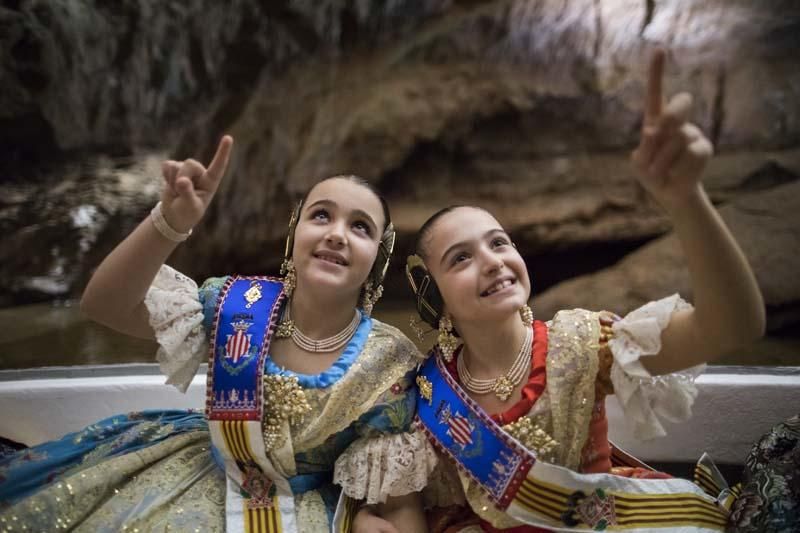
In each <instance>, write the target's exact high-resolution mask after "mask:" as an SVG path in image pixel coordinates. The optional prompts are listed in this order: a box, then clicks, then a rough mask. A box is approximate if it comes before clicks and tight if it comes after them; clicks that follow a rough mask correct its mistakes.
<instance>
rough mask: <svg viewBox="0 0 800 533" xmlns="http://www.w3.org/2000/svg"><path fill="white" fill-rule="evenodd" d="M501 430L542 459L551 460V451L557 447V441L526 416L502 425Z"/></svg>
mask: <svg viewBox="0 0 800 533" xmlns="http://www.w3.org/2000/svg"><path fill="white" fill-rule="evenodd" d="M503 430H505V431H506V433H508V434H509V435H511V436H512V437H514V438H515V439H517V440H518V441H519V442H520V443H522V445H523V446H525V447H526V448H527V449H529V450H531V451H532V452H534V453H535V454H536V455H537V456H538V457H539V458H540V459H542V460H543V461H547V462H553V452H555V450H556V448H557V447H558V441H556V440H555V439H554V438H553V437H551V436H550V435H548V434H547V432H546V431H545V430H544V429H542V427H541V426H540V425H539V424H537V423H535V422H534V421H533V420H531V419H530V418H528V417H527V416H523V417H520V419H519V420H517V421H516V422H512V423H511V424H506V425H505V426H503Z"/></svg>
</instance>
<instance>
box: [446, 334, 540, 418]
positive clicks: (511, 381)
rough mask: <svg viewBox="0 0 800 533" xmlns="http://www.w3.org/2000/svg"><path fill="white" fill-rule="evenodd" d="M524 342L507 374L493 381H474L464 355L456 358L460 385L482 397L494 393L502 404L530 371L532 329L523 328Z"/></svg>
mask: <svg viewBox="0 0 800 533" xmlns="http://www.w3.org/2000/svg"><path fill="white" fill-rule="evenodd" d="M525 329H526V331H525V340H524V341H522V346H520V348H519V353H518V354H517V358H516V359H514V363H513V364H512V365H511V368H509V369H508V372H506V373H505V374H503V375H502V376H498V377H496V378H493V379H475V378H473V377H472V374H470V373H469V370H468V369H467V363H465V362H464V354H463V353H462V354H461V357H459V358H458V361H457V362H456V370H457V371H458V377H459V379H460V380H461V384H462V385H463V386H464V388H465V389H467V390H468V391H470V392H471V393H473V394H478V395H483V394H488V393H490V392H494V395H495V396H497V398H499V399H500V401H501V402H504V401H506V400H507V399H508V397H509V396H511V393H512V392H514V388H515V387H516V386H517V385H518V384H519V382H520V381H522V378H524V377H525V376H526V375H527V374H528V373H529V371H530V367H531V346H532V345H533V328H532V327H530V326H529V327H527V328H525Z"/></svg>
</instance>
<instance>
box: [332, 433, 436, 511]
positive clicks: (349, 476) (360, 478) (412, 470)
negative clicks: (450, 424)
mask: <svg viewBox="0 0 800 533" xmlns="http://www.w3.org/2000/svg"><path fill="white" fill-rule="evenodd" d="M436 463H437V458H436V452H435V451H434V449H433V447H432V446H431V445H430V443H429V442H428V439H427V438H425V435H424V434H423V433H422V432H417V431H411V432H407V433H396V434H391V435H381V436H380V437H362V438H360V439H358V440H356V441H355V442H353V444H351V445H350V447H348V448H347V450H345V451H344V453H342V454H341V455H340V456H339V458H338V459H337V460H336V465H335V466H334V475H333V482H334V483H336V484H337V485H341V487H342V490H343V491H344V492H345V494H347V495H348V496H350V497H351V498H356V499H359V500H366V502H367V503H369V504H373V503H383V502H385V501H386V499H387V498H388V497H389V496H403V495H405V494H410V493H412V492H416V491H420V490H422V489H423V488H424V487H425V485H427V483H428V477H429V476H430V475H431V473H432V472H433V470H434V468H435V467H436Z"/></svg>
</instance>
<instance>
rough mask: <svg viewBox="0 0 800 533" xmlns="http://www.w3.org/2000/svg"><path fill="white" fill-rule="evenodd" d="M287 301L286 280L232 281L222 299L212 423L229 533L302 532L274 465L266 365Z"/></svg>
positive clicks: (214, 346)
mask: <svg viewBox="0 0 800 533" xmlns="http://www.w3.org/2000/svg"><path fill="white" fill-rule="evenodd" d="M285 299H286V296H285V295H284V292H283V283H282V281H281V280H280V279H275V278H268V277H252V276H251V277H244V276H231V277H230V278H228V280H227V281H226V283H225V285H224V286H223V287H222V290H221V291H220V295H219V300H218V302H217V308H216V312H215V316H214V321H213V326H212V327H213V329H212V335H211V341H212V342H211V347H210V354H209V363H208V379H207V385H206V386H207V393H206V416H207V418H208V427H209V432H210V433H211V441H212V444H213V446H214V448H215V452H216V454H217V455H218V456H219V457H221V459H222V462H223V465H224V468H225V474H226V478H227V481H226V485H227V486H226V503H225V518H226V531H244V532H247V533H251V532H252V533H256V532H258V533H266V532H273V531H275V532H278V531H280V532H284V533H291V532H293V531H296V530H297V521H296V513H295V509H294V497H293V495H292V489H291V485H290V483H289V481H288V479H287V478H286V477H285V476H283V475H281V474H280V473H279V472H278V471H277V470H276V468H275V467H274V466H273V464H272V462H271V461H270V459H269V458H268V457H267V450H266V447H265V444H264V437H263V428H262V424H263V418H262V417H263V414H264V405H263V403H264V402H263V398H262V395H263V388H264V384H263V378H264V362H265V360H266V358H267V356H268V354H269V346H270V341H271V339H272V335H273V333H274V331H275V329H276V327H277V324H278V320H279V314H280V310H281V306H282V304H283V302H284V300H285Z"/></svg>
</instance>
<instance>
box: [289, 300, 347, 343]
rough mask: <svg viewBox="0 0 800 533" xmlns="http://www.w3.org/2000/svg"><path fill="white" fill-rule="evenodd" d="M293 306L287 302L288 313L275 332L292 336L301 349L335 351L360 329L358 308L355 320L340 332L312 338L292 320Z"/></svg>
mask: <svg viewBox="0 0 800 533" xmlns="http://www.w3.org/2000/svg"><path fill="white" fill-rule="evenodd" d="M291 308H292V306H291V302H289V303H287V304H286V314H285V317H284V320H283V321H282V322H281V323H280V325H279V326H278V330H277V331H276V332H275V334H276V335H277V337H278V338H284V339H285V338H287V337H289V338H291V339H292V342H293V343H294V344H295V346H297V347H298V348H300V349H301V350H305V351H307V352H311V353H325V352H333V351H335V350H338V349H339V348H341V347H342V346H344V345H345V344H347V343H348V342H350V339H351V338H352V337H353V335H354V334H355V332H356V329H358V324H359V322H361V315H360V314H359V312H358V311H357V310H356V311H355V312H354V313H353V320H351V321H350V323H349V324H348V325H347V326H346V327H345V328H344V329H343V330H342V331H340V332H339V333H336V334H335V335H332V336H330V337H327V338H325V339H319V340H317V339H312V338H311V337H309V336H308V335H306V334H305V333H303V332H302V331H300V329H299V328H298V327H297V326H295V324H294V321H292V309H291Z"/></svg>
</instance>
